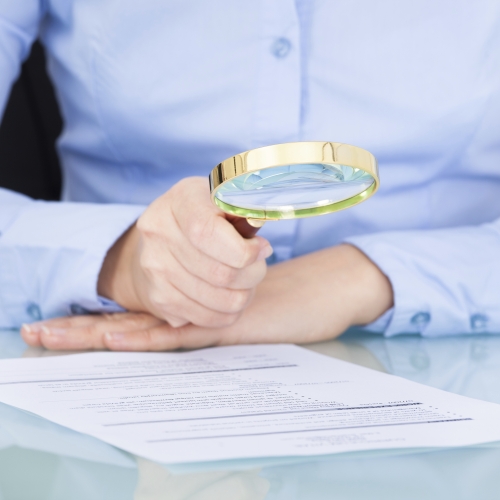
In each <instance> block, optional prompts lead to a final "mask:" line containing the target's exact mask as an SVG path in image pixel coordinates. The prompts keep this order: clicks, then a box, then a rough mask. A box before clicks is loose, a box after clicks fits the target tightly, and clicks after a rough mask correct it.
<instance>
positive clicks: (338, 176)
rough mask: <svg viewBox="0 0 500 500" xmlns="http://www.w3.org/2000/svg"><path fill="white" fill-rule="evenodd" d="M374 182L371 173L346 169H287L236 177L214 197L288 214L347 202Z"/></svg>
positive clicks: (304, 166)
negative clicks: (288, 212)
mask: <svg viewBox="0 0 500 500" xmlns="http://www.w3.org/2000/svg"><path fill="white" fill-rule="evenodd" d="M374 182H375V181H374V178H373V177H372V176H371V175H370V174H369V173H367V172H365V171H364V170H360V169H358V168H353V167H348V166H346V165H333V164H319V163H311V164H300V165H284V166H279V167H271V168H265V169H262V170H257V171H253V172H249V173H247V174H244V175H240V176H239V177H235V178H233V179H231V180H230V181H228V182H225V183H224V184H223V185H222V186H221V187H220V188H219V189H218V190H217V192H216V194H215V196H216V198H218V199H219V200H220V201H222V202H224V203H227V204H228V205H233V206H237V207H241V208H248V209H256V210H266V211H278V212H287V211H293V210H301V209H308V208H316V207H322V206H326V205H331V204H333V203H338V202H340V201H343V200H347V199H348V198H351V197H353V196H356V195H357V194H360V193H362V192H363V191H365V190H366V189H368V188H369V187H370V186H371V185H372V184H373V183H374Z"/></svg>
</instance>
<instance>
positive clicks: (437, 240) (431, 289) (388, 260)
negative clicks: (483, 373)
mask: <svg viewBox="0 0 500 500" xmlns="http://www.w3.org/2000/svg"><path fill="white" fill-rule="evenodd" d="M345 242H346V243H349V244H352V245H354V246H356V247H357V248H359V249H360V250H361V251H362V252H364V253H365V254H366V255H367V256H368V257H369V258H370V259H371V260H372V261H373V262H374V263H375V264H376V265H377V266H378V267H379V268H380V269H381V271H382V272H383V273H384V274H385V275H386V276H387V277H388V279H389V280H390V282H391V284H392V288H393V291H394V308H393V312H392V316H391V317H389V316H387V317H384V316H383V317H381V318H380V322H379V321H377V322H375V323H376V324H374V325H368V327H366V328H367V329H371V328H370V327H372V326H373V327H375V328H381V327H382V326H384V325H382V322H383V320H387V324H386V325H385V329H384V330H383V331H384V334H385V335H386V336H392V335H396V334H402V333H420V334H422V335H424V336H443V335H456V334H471V333H499V332H500V307H499V305H498V298H497V297H498V285H497V283H498V282H500V259H499V258H498V255H500V221H496V222H494V223H491V224H483V225H481V226H476V227H474V226H472V227H458V228H449V229H439V230H414V231H393V232H387V233H377V234H368V235H362V236H355V237H350V238H346V240H345Z"/></svg>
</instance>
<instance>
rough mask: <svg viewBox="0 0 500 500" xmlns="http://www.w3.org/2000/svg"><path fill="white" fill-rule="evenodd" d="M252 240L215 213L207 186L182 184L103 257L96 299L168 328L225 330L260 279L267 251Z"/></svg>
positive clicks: (240, 223) (191, 181)
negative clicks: (149, 317)
mask: <svg viewBox="0 0 500 500" xmlns="http://www.w3.org/2000/svg"><path fill="white" fill-rule="evenodd" d="M255 232H256V230H255V229H253V228H251V227H250V226H249V225H248V224H247V222H246V220H245V219H241V218H231V217H230V216H227V215H226V214H224V213H223V212H222V211H221V210H219V209H218V208H217V207H215V206H214V205H213V203H212V202H211V200H210V192H209V188H208V182H207V180H206V179H203V178H200V177H190V178H187V179H184V180H182V181H181V182H179V183H178V184H176V185H175V186H174V187H172V188H171V189H170V190H169V191H168V192H167V193H165V194H164V195H163V196H160V197H159V198H158V199H157V200H155V201H154V202H153V203H152V204H151V205H150V206H149V207H148V208H147V209H146V211H145V212H144V213H143V215H142V216H141V217H140V218H139V220H138V221H137V223H136V224H135V225H134V226H132V228H130V229H129V230H128V231H127V232H126V233H125V234H124V235H123V236H122V237H121V238H120V239H119V240H118V241H117V242H116V243H115V245H114V246H113V247H112V248H111V250H110V251H109V252H108V255H107V256H106V259H105V261H104V264H103V267H102V270H101V273H100V276H99V283H98V290H99V294H100V295H102V296H104V297H107V298H109V299H112V300H114V301H116V302H117V303H118V304H120V305H121V306H123V307H124V308H125V309H128V310H129V311H134V312H147V313H150V314H152V315H154V316H156V317H157V318H159V319H162V320H165V321H166V322H168V323H169V324H170V325H171V326H173V327H179V326H182V325H185V324H187V323H192V324H194V325H197V326H202V327H212V328H213V327H224V326H228V325H230V324H232V323H234V321H236V319H237V318H238V316H239V315H240V313H241V312H242V311H243V309H244V308H245V307H246V306H247V305H248V303H249V302H250V300H251V298H252V295H253V292H254V289H255V287H256V286H257V284H258V283H259V282H260V281H261V280H262V279H263V278H264V276H265V274H266V262H265V259H266V258H267V257H269V255H271V253H272V248H271V246H270V245H269V243H268V242H267V241H266V240H265V239H263V238H261V237H258V236H255V237H253V238H252V237H251V236H254V234H255ZM128 317H130V316H128Z"/></svg>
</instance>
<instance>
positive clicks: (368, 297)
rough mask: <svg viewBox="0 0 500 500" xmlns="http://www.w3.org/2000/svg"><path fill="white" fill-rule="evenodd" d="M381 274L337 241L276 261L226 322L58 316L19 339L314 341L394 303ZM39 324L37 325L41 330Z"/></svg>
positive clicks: (121, 343) (88, 345) (53, 343)
mask: <svg viewBox="0 0 500 500" xmlns="http://www.w3.org/2000/svg"><path fill="white" fill-rule="evenodd" d="M392 303H393V294H392V287H391V284H390V282H389V280H388V279H387V277H386V276H385V275H384V274H383V273H382V272H381V271H380V269H379V268H378V267H377V266H376V265H375V264H374V263H373V262H372V261H371V260H369V259H368V258H367V257H366V256H365V254H363V253H362V252H361V251H359V250H358V249H357V248H355V247H353V246H351V245H340V246H338V247H333V248H329V249H326V250H322V251H320V252H315V253H312V254H309V255H306V256H304V257H300V258H297V259H293V260H290V261H288V262H285V263H282V264H277V265H275V266H273V267H271V268H270V269H269V272H268V274H267V276H266V278H265V279H264V281H263V282H262V283H261V284H260V285H259V286H258V287H257V292H256V295H255V297H254V299H253V301H252V302H251V304H250V305H249V306H248V308H247V309H245V311H244V312H243V313H242V315H241V316H240V317H239V319H238V320H237V321H236V322H235V323H233V324H232V325H230V326H225V327H220V328H204V327H200V326H196V325H193V324H189V325H185V326H182V327H180V328H173V327H172V326H171V325H169V324H168V323H166V322H163V321H161V320H158V319H157V318H155V317H152V316H150V315H147V314H142V315H141V314H132V313H123V314H114V315H102V316H101V315H95V316H81V317H70V318H58V319H54V320H49V321H45V322H43V323H35V324H33V325H30V326H29V327H28V329H25V328H23V330H22V335H23V338H24V340H25V341H26V342H27V343H28V344H30V345H33V346H35V345H43V346H45V347H47V348H48V349H102V348H108V349H111V350H118V351H119V350H124V351H132V350H134V351H162V350H172V349H179V348H188V349H192V348H199V347H208V346H214V345H227V344H242V343H247V344H248V343H270V342H277V343H279V342H293V343H307V342H317V341H320V340H325V339H329V338H333V337H336V336H338V335H340V334H341V333H342V332H343V331H344V330H346V329H347V328H348V327H350V326H352V325H363V324H367V323H370V322H372V321H374V320H375V319H377V318H378V317H379V316H380V315H381V314H383V313H384V312H385V311H386V310H388V309H389V308H390V307H392ZM42 327H43V328H42Z"/></svg>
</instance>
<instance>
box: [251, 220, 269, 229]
mask: <svg viewBox="0 0 500 500" xmlns="http://www.w3.org/2000/svg"><path fill="white" fill-rule="evenodd" d="M247 222H248V223H249V224H250V225H251V226H252V227H255V228H257V229H260V228H261V227H262V226H263V225H264V224H265V223H266V221H265V220H264V219H250V218H247Z"/></svg>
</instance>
